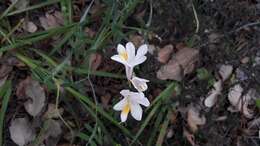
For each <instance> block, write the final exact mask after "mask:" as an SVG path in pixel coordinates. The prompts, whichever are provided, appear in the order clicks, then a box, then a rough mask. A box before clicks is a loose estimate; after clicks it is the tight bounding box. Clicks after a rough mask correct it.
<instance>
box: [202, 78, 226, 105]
mask: <svg viewBox="0 0 260 146" xmlns="http://www.w3.org/2000/svg"><path fill="white" fill-rule="evenodd" d="M213 87H214V89H212V90H211V91H210V93H209V95H208V96H207V98H206V99H205V101H204V104H205V106H206V107H209V108H210V107H212V106H214V105H215V103H216V102H217V99H218V96H219V95H220V94H221V91H222V81H221V80H219V81H217V82H215V83H214V85H213Z"/></svg>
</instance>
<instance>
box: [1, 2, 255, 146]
mask: <svg viewBox="0 0 260 146" xmlns="http://www.w3.org/2000/svg"><path fill="white" fill-rule="evenodd" d="M37 2H38V1H37V0H33V1H32V2H31V4H35V3H37ZM108 3H109V2H108V1H106V2H103V1H101V0H100V1H99V2H98V3H96V4H95V5H94V7H92V9H91V10H92V11H91V13H90V15H91V17H90V18H89V19H90V20H91V21H90V22H89V23H88V24H87V27H88V31H87V30H84V32H86V34H88V35H90V37H89V38H87V39H85V40H83V41H81V40H80V39H79V38H84V36H81V34H80V33H75V37H74V38H72V39H69V41H67V42H68V43H64V44H63V45H62V47H61V49H59V50H58V51H55V52H54V54H52V55H51V57H50V58H53V60H54V61H57V62H60V63H61V62H62V61H63V60H66V58H67V56H69V54H70V53H71V52H72V51H71V50H73V51H74V52H73V53H72V54H70V55H71V56H70V57H68V58H69V59H68V60H69V61H68V62H66V63H67V64H69V65H71V66H72V67H79V68H81V67H84V66H85V65H86V64H87V63H88V62H87V63H86V62H85V61H86V60H87V59H86V58H87V57H86V56H84V55H85V54H84V53H83V52H87V51H88V50H90V52H91V45H90V44H91V43H92V41H93V40H92V39H93V38H97V34H99V35H100V34H102V33H100V30H99V29H100V28H101V27H102V26H103V25H104V24H103V22H104V21H105V18H104V17H102V16H103V13H104V12H105V10H106V8H107V7H108V5H109V4H108ZM9 4H10V2H9V1H8V0H6V3H5V2H0V12H2V11H4V10H6V9H7V8H8V6H9ZM89 4H90V1H86V2H85V1H83V0H82V1H81V0H80V1H73V6H74V7H73V8H74V11H73V12H74V14H75V15H74V16H73V21H74V22H78V21H80V18H81V16H82V14H83V11H84V8H85V7H86V6H87V5H89ZM120 6H121V5H118V6H117V7H118V8H120ZM56 10H57V11H60V7H59V5H58V4H54V5H51V6H48V7H44V8H40V9H37V10H34V11H32V12H31V11H30V12H26V14H18V15H14V16H10V17H7V19H8V22H9V23H10V25H11V26H15V24H17V23H18V22H19V20H20V18H25V19H29V20H31V21H32V22H34V23H35V24H36V25H37V26H38V27H39V28H38V29H41V30H45V28H44V25H43V24H42V23H41V22H40V21H39V20H38V19H39V17H40V16H43V15H44V14H45V13H46V12H49V13H50V14H53V13H55V11H56ZM122 15H123V14H122ZM0 16H1V15H0ZM56 18H57V19H58V17H56ZM108 22H109V23H110V21H108ZM56 23H57V24H56ZM56 23H55V25H57V27H58V26H60V25H59V24H58V22H56ZM63 23H65V22H63ZM123 24H124V26H125V27H123V28H122V29H121V31H122V32H121V33H120V32H119V35H118V36H120V37H122V38H120V37H117V36H116V35H115V34H116V32H117V31H115V32H113V31H112V32H113V33H112V36H110V37H111V38H109V39H107V43H106V44H105V43H104V44H101V45H100V46H98V45H97V46H98V47H99V48H98V49H96V50H95V51H93V52H97V53H94V54H95V55H96V56H94V57H93V56H92V57H93V58H94V61H93V60H92V64H91V65H93V66H96V67H94V68H95V69H94V70H95V71H97V72H98V71H100V72H108V73H114V74H116V75H118V76H116V77H114V76H113V77H108V76H109V75H110V74H109V75H107V74H101V75H99V74H98V73H96V74H95V73H94V74H91V75H90V76H91V78H90V80H91V82H89V78H86V76H87V73H86V72H85V73H82V72H83V71H82V72H80V71H78V73H75V72H77V71H76V69H71V68H69V69H68V70H65V69H64V70H65V71H64V72H63V71H57V72H59V73H57V74H55V77H56V76H57V77H60V78H61V79H62V84H61V91H60V95H61V97H60V102H59V107H61V108H62V109H63V114H62V118H63V119H64V120H65V121H67V122H68V125H69V126H67V125H66V124H65V123H64V122H63V120H61V119H59V116H56V117H54V118H53V119H54V120H53V121H54V122H57V121H59V123H60V127H61V129H62V130H63V131H62V133H60V134H59V136H57V137H55V136H53V137H52V139H50V138H49V137H51V136H50V135H48V136H46V132H44V130H42V129H44V125H45V124H46V123H45V122H44V120H46V114H45V113H46V112H47V110H48V107H50V104H53V105H55V103H56V86H55V85H56V84H54V83H52V85H49V82H48V81H46V80H47V79H46V80H44V81H46V82H43V81H39V82H40V83H41V87H38V84H37V83H35V84H36V85H35V86H36V87H35V86H33V87H34V88H36V89H37V91H38V90H40V91H39V93H38V94H41V93H42V92H43V91H44V93H45V95H46V104H47V105H44V107H43V108H42V110H41V114H40V115H37V116H32V115H31V114H30V113H29V114H28V111H27V110H26V109H25V108H24V103H25V102H27V101H28V99H27V98H21V97H20V96H23V95H24V94H27V93H26V91H24V90H26V89H24V88H25V87H27V86H28V84H33V85H34V82H33V81H31V80H32V79H31V77H32V78H33V80H34V79H35V78H36V79H39V78H40V77H39V78H37V77H35V76H33V75H32V74H34V73H35V70H32V69H31V68H32V67H31V66H30V65H28V64H27V63H26V61H24V60H22V59H21V58H19V57H17V55H14V54H15V53H16V52H18V53H20V54H23V55H25V56H27V57H29V58H31V59H34V63H36V64H37V63H39V64H40V65H41V67H42V68H45V69H47V70H48V69H49V71H53V70H51V66H50V65H49V64H48V61H45V60H44V59H41V58H42V56H41V55H39V53H38V54H37V52H34V51H31V50H32V49H31V50H30V49H29V48H36V49H38V50H40V51H42V52H44V53H46V54H47V53H50V52H51V51H52V49H53V48H54V46H55V45H56V44H59V43H60V42H61V41H62V40H63V38H65V37H66V35H63V34H58V35H57V36H55V37H47V38H45V39H42V40H40V41H37V43H32V44H31V43H28V44H26V45H23V46H21V48H26V47H27V48H28V49H23V50H22V51H21V50H19V47H15V46H11V49H10V50H8V51H6V52H4V54H3V55H2V57H1V59H0V60H1V61H0V63H1V67H0V74H2V76H1V75H0V79H1V80H2V79H3V78H5V77H6V75H7V74H8V79H9V80H11V81H12V96H11V99H10V101H9V104H8V108H7V112H6V114H5V120H4V123H5V128H4V131H3V133H4V144H5V145H6V146H15V145H16V144H15V142H14V141H13V139H12V138H11V136H10V129H9V128H8V127H10V125H11V121H13V119H14V118H19V117H26V118H27V119H28V120H29V121H30V122H31V126H32V127H36V128H34V130H35V131H37V133H41V132H43V135H45V136H42V137H41V136H39V135H40V134H39V135H37V136H36V137H37V138H38V140H39V141H40V143H41V142H42V143H44V144H45V146H49V145H48V144H50V146H52V145H58V146H69V145H70V144H69V143H70V142H71V141H73V144H74V145H75V146H81V145H82V146H83V145H85V144H86V141H84V140H83V139H81V138H80V136H78V137H77V136H75V137H73V136H72V135H71V133H70V131H71V130H70V129H69V128H68V127H72V129H77V130H76V131H77V132H78V131H80V132H81V131H84V132H85V131H87V132H86V133H87V134H88V135H91V132H92V131H94V128H93V127H95V124H96V119H95V118H93V117H92V116H91V114H90V113H89V112H88V110H86V109H87V108H90V109H91V108H92V107H91V106H90V107H87V108H86V107H85V106H82V103H83V101H81V100H75V98H73V96H72V95H70V94H68V92H67V91H66V88H67V87H73V88H75V89H77V90H78V91H79V92H80V93H82V94H83V95H86V96H87V97H92V96H93V95H94V94H93V89H94V91H95V95H94V96H96V97H97V99H95V100H97V101H95V102H98V104H100V105H101V107H102V110H104V111H105V112H106V113H108V114H109V115H112V116H113V117H114V118H115V117H118V115H117V113H115V112H114V111H113V109H112V107H113V105H114V104H115V102H117V101H118V98H116V97H120V94H119V91H120V90H121V89H123V88H127V87H128V83H127V82H126V80H125V78H124V76H122V75H123V74H124V68H123V66H122V65H118V63H117V62H114V61H113V60H111V59H110V57H111V56H112V55H113V54H115V53H116V49H115V48H116V45H117V44H116V43H122V44H125V43H126V42H128V41H129V40H130V41H131V40H132V41H133V42H134V43H137V44H138V43H140V42H141V43H144V42H145V43H147V44H149V45H150V47H155V49H154V50H152V49H151V50H150V51H149V53H148V55H147V61H146V62H145V63H144V64H143V65H142V66H139V67H138V69H137V71H136V74H138V75H139V76H142V77H143V78H145V79H148V80H150V82H149V89H148V90H147V91H146V92H145V93H146V94H147V97H148V99H149V100H150V102H151V103H152V102H153V101H155V100H156V98H157V97H158V96H159V95H160V93H162V92H163V91H164V90H165V88H166V87H167V85H169V84H170V83H172V82H173V80H174V79H169V78H167V79H165V80H164V79H161V78H160V77H158V71H159V70H160V69H161V67H162V66H165V65H167V64H169V59H166V60H167V61H165V62H162V61H160V60H158V58H160V57H159V54H160V52H162V51H161V50H163V49H162V48H164V47H165V46H167V45H171V46H172V49H171V51H170V52H168V53H166V56H170V58H171V57H172V56H174V55H176V54H178V52H180V51H181V50H183V49H184V48H191V49H194V50H196V51H198V52H199V53H198V56H196V57H194V58H192V59H191V60H188V62H193V61H194V62H196V63H194V66H193V63H191V64H192V69H190V70H191V71H187V73H183V72H185V68H186V66H185V65H184V66H182V68H181V69H182V76H183V77H181V79H180V80H178V81H174V82H175V83H176V84H178V87H179V88H180V92H179V93H177V92H178V91H176V92H174V93H173V94H171V97H170V99H169V100H168V101H167V102H162V105H160V108H161V109H162V110H160V109H159V110H158V111H156V115H155V117H153V118H152V120H151V121H150V122H151V123H149V124H148V125H147V128H145V129H144V130H143V132H142V134H141V135H140V138H139V143H136V144H134V145H147V141H148V139H149V137H150V136H151V135H152V132H151V131H153V128H154V127H153V125H156V124H154V123H156V121H157V120H156V119H157V117H159V115H160V114H162V115H165V116H166V114H165V113H166V112H165V110H164V108H163V107H171V109H172V111H171V114H170V116H169V117H170V118H169V119H170V120H169V124H167V127H166V133H165V136H164V137H163V139H162V140H161V139H160V138H161V137H160V136H159V138H158V139H157V140H155V143H156V144H157V145H163V146H172V145H178V146H190V145H191V146H258V145H260V139H259V136H260V135H259V134H260V133H259V131H260V129H259V125H260V117H259V116H260V114H259V109H260V36H259V35H260V1H259V0H145V1H144V2H142V3H140V4H138V5H137V6H136V7H135V8H134V9H133V12H132V13H130V15H129V17H127V19H126V20H125V22H124V23H123ZM140 24H144V25H143V26H145V27H144V28H142V29H144V30H146V31H142V33H140V31H136V30H131V29H130V28H127V26H129V27H133V28H139V27H140ZM0 26H1V25H0ZM3 26H4V24H3ZM68 26H69V25H68ZM113 27H115V28H116V27H118V26H113ZM1 29H2V26H1ZM46 30H48V29H46ZM75 31H78V30H75ZM54 33H55V32H54ZM123 33H125V35H122V34H123ZM28 34H30V33H28V32H24V30H17V31H15V36H18V38H19V37H21V38H22V37H23V36H27V35H28ZM32 34H33V33H32ZM38 35H39V36H40V35H41V34H38ZM38 35H35V37H37V36H38ZM91 35H93V37H91ZM114 35H115V36H114ZM137 36H138V37H137ZM131 37H133V38H131ZM139 37H140V38H139ZM14 38H15V37H14ZM27 38H30V37H29V36H28V37H27ZM27 38H26V37H25V38H24V39H27ZM2 39H3V37H2V36H0V40H2ZM135 39H136V40H135ZM28 40H29V39H28ZM118 40H121V41H120V42H118ZM89 42H90V43H89ZM100 42H101V41H100ZM7 44H8V43H7V42H6V41H3V42H1V43H0V45H1V46H0V50H1V49H4V47H6V46H8V45H7ZM56 46H58V45H56ZM75 48H76V49H75ZM100 48H102V49H100ZM70 51H71V52H70ZM167 54H170V55H167ZM185 55H186V54H185ZM185 55H184V56H185ZM189 56H191V54H187V56H185V57H184V58H186V59H187V58H189ZM163 59H165V58H163ZM37 61H38V62H37ZM32 62H33V61H32ZM64 62H65V61H64ZM90 62H91V61H90ZM93 62H94V63H93ZM180 64H181V63H180ZM223 65H228V66H231V67H232V71H231V73H230V75H229V77H228V78H227V79H223V76H222V75H221V73H220V71H219V70H220V69H221V67H222V66H223ZM28 66H29V67H28ZM93 66H92V69H93ZM36 70H37V68H36ZM74 70H75V72H74ZM32 72H33V73H32ZM54 72H55V70H54ZM224 72H226V70H224ZM111 76H112V75H111ZM29 77H30V78H29ZM28 78H29V79H28ZM36 79H35V80H36ZM220 80H221V85H220V86H221V87H220V88H221V89H220V91H219V93H218V97H217V100H216V101H215V102H214V105H213V106H211V107H207V106H205V100H206V99H207V97H208V96H209V94H211V93H212V92H214V91H216V90H217V89H216V86H215V84H214V83H216V82H217V81H220ZM54 81H55V80H54ZM236 85H239V86H240V87H241V88H242V89H241V92H240V91H235V92H236V93H234V94H236V97H237V96H238V95H237V94H241V95H239V97H238V98H239V99H241V100H242V102H241V103H240V101H239V103H238V104H241V106H240V105H236V104H232V99H231V97H233V95H231V94H232V93H231V92H232V91H234V90H233V89H234V87H235V86H236ZM92 86H94V87H93V89H92ZM39 88H40V89H39ZM132 88H133V87H132ZM36 89H35V90H36ZM237 92H239V93H237ZM249 93H250V94H249ZM246 95H248V96H250V100H247V99H244V98H243V97H246ZM29 100H30V99H29ZM91 100H92V99H91ZM243 100H245V101H243ZM79 101H80V102H79ZM93 101H94V99H93ZM93 103H94V102H93ZM244 103H246V106H245V104H244ZM93 109H94V108H93ZM191 109H192V110H194V112H193V111H192V112H191ZM93 111H95V110H93ZM246 111H249V113H246ZM191 113H194V114H191ZM190 114H191V117H195V118H191V117H190ZM100 115H102V114H100ZM100 115H99V116H100ZM147 115H148V114H145V117H146V116H147ZM144 119H145V118H144ZM100 120H101V121H102V120H104V121H105V122H104V125H105V127H106V128H107V129H109V130H110V131H109V134H108V136H107V135H106V134H104V135H103V132H100V131H102V130H100V129H98V130H97V131H98V132H100V133H102V134H100V135H102V136H100V137H102V138H101V139H102V140H101V141H103V144H97V145H106V146H107V145H112V144H111V143H109V135H112V137H113V138H115V139H116V142H117V144H118V146H119V145H122V146H127V145H130V143H131V140H130V138H128V137H127V136H125V134H123V133H120V132H118V131H119V130H117V129H116V128H118V127H116V125H113V124H110V123H109V122H106V120H105V118H102V116H100ZM46 121H47V120H46ZM53 121H52V122H53ZM143 121H144V120H143ZM163 121H164V120H161V123H159V124H158V125H159V126H158V127H157V128H158V129H163V124H164V122H163ZM165 121H166V120H165ZM159 122H160V121H159ZM86 123H87V124H88V125H90V129H87V128H86V129H84V128H85V127H84V126H85V124H86ZM141 123H142V122H140V123H138V122H137V121H135V120H133V119H132V118H130V119H129V122H128V123H127V124H121V125H123V126H125V127H127V129H130V131H132V133H134V134H136V133H137V132H138V130H140V127H141V126H140V125H141ZM194 123H195V124H194ZM91 126H92V127H91ZM47 129H48V128H47ZM99 130H100V131H99ZM47 131H48V130H47ZM155 134H158V135H160V134H161V132H158V131H157V132H155ZM156 138H157V136H156ZM94 139H95V138H94ZM160 140H161V141H162V142H160ZM106 142H108V143H106ZM40 143H38V145H40ZM152 143H153V142H152ZM155 143H154V144H152V145H155ZM35 145H37V144H35ZM91 146H92V145H91Z"/></svg>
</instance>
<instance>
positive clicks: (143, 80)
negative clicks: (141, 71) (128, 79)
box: [132, 76, 149, 82]
mask: <svg viewBox="0 0 260 146" xmlns="http://www.w3.org/2000/svg"><path fill="white" fill-rule="evenodd" d="M132 80H140V81H142V82H149V80H146V79H143V78H139V77H135V76H134V77H133V79H132Z"/></svg>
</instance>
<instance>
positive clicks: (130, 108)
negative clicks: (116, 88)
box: [113, 90, 150, 122]
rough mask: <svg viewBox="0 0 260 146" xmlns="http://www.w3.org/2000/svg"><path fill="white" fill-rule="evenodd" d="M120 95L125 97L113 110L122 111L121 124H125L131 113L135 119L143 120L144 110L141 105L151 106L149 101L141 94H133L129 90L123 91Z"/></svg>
mask: <svg viewBox="0 0 260 146" xmlns="http://www.w3.org/2000/svg"><path fill="white" fill-rule="evenodd" d="M120 94H121V95H122V96H123V97H124V98H123V99H122V100H121V101H119V102H118V103H117V104H116V105H115V106H114V107H113V109H114V110H116V111H121V122H125V121H126V119H127V116H128V113H129V112H131V115H132V117H133V118H134V119H136V120H138V121H140V120H141V119H142V114H143V110H142V107H141V105H143V106H146V107H147V106H149V105H150V102H149V100H148V99H147V98H146V97H145V96H144V94H143V93H141V92H131V91H129V90H121V92H120Z"/></svg>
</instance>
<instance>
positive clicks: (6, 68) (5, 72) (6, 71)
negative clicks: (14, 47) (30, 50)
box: [0, 63, 13, 78]
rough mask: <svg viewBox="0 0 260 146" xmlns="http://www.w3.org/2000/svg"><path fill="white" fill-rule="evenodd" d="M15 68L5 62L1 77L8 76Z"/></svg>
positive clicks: (0, 67) (1, 67)
mask: <svg viewBox="0 0 260 146" xmlns="http://www.w3.org/2000/svg"><path fill="white" fill-rule="evenodd" d="M12 70H13V67H12V66H10V65H8V64H6V63H4V64H1V66H0V78H4V77H6V76H7V75H8V74H9V73H10V72H11V71H12Z"/></svg>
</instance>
